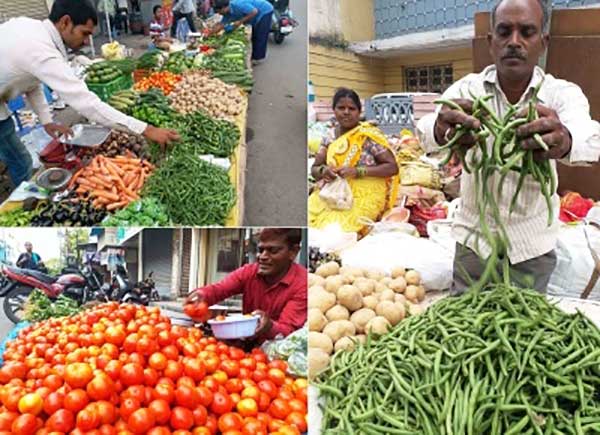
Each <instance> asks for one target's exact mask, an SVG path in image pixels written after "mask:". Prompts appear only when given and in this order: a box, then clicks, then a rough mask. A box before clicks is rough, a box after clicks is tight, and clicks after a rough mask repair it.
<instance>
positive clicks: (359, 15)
mask: <svg viewBox="0 0 600 435" xmlns="http://www.w3.org/2000/svg"><path fill="white" fill-rule="evenodd" d="M373 10H374V6H373V0H342V1H341V2H340V16H341V20H342V35H343V36H344V39H345V40H346V41H349V42H357V41H371V40H373V39H375V17H374V15H373Z"/></svg>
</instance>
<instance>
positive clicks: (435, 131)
mask: <svg viewBox="0 0 600 435" xmlns="http://www.w3.org/2000/svg"><path fill="white" fill-rule="evenodd" d="M438 130H439V127H438V118H435V122H434V123H433V140H434V141H435V143H436V144H438V145H443V144H444V142H443V140H444V139H443V137H439V133H438Z"/></svg>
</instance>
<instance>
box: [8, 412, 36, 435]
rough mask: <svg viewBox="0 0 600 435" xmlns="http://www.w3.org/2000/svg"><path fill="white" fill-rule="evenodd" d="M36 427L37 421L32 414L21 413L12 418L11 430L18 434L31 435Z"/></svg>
mask: <svg viewBox="0 0 600 435" xmlns="http://www.w3.org/2000/svg"><path fill="white" fill-rule="evenodd" d="M37 429H38V421H37V419H36V418H35V415H33V414H21V415H19V416H18V417H17V418H15V419H14V420H13V423H12V426H11V431H12V433H14V434H19V435H33V434H35V432H36V430H37Z"/></svg>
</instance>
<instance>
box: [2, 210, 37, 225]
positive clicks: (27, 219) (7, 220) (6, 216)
mask: <svg viewBox="0 0 600 435" xmlns="http://www.w3.org/2000/svg"><path fill="white" fill-rule="evenodd" d="M33 216H34V212H33V211H26V210H25V209H24V208H17V209H14V210H11V211H7V212H2V213H0V227H27V226H29V224H30V223H31V218H32V217H33Z"/></svg>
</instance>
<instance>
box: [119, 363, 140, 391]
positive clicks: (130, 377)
mask: <svg viewBox="0 0 600 435" xmlns="http://www.w3.org/2000/svg"><path fill="white" fill-rule="evenodd" d="M120 379H121V382H122V383H123V385H126V386H131V385H140V384H143V383H144V368H143V367H142V366H141V365H140V364H137V363H128V364H125V365H124V366H123V367H122V368H121V374H120Z"/></svg>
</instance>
